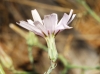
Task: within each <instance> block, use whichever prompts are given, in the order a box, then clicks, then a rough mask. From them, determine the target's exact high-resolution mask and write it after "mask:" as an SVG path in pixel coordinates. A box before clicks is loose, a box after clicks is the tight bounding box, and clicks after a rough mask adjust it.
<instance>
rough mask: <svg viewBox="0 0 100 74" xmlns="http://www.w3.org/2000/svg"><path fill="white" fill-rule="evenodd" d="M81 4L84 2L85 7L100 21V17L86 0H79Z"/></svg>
mask: <svg viewBox="0 0 100 74" xmlns="http://www.w3.org/2000/svg"><path fill="white" fill-rule="evenodd" d="M77 1H78V2H79V3H80V4H82V5H83V6H84V7H85V9H86V10H87V11H88V12H89V13H90V14H91V16H92V17H94V18H95V19H96V20H97V21H98V22H99V23H100V17H99V16H98V15H97V14H96V13H95V12H94V11H93V10H92V9H91V8H90V7H89V6H88V5H87V3H86V2H85V0H77Z"/></svg>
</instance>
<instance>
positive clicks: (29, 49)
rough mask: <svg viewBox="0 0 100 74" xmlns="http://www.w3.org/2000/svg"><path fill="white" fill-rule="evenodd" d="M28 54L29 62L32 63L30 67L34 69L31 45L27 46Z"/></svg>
mask: <svg viewBox="0 0 100 74" xmlns="http://www.w3.org/2000/svg"><path fill="white" fill-rule="evenodd" d="M28 55H29V60H30V63H31V65H32V69H33V70H34V65H33V62H34V59H33V55H32V46H28Z"/></svg>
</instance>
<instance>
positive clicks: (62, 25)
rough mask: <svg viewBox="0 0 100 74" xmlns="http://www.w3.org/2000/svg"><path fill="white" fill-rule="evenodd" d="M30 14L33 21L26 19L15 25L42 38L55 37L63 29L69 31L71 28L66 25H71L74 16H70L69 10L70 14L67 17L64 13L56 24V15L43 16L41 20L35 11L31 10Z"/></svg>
mask: <svg viewBox="0 0 100 74" xmlns="http://www.w3.org/2000/svg"><path fill="white" fill-rule="evenodd" d="M31 12H32V16H33V19H34V21H32V20H31V19H28V20H27V22H26V21H20V23H17V24H18V25H20V26H22V27H23V28H25V29H28V30H29V31H32V32H34V33H35V34H37V35H40V36H42V37H47V36H50V35H56V34H57V33H58V32H60V31H62V30H64V29H71V28H72V27H69V26H68V24H70V23H71V21H72V20H73V19H74V17H75V15H76V14H72V13H73V10H72V9H71V11H70V14H69V15H68V14H66V13H64V15H63V17H62V19H61V20H60V21H59V23H58V16H57V14H56V13H52V14H50V15H45V16H44V19H43V20H41V17H40V15H39V13H38V12H37V10H36V9H34V10H32V11H31Z"/></svg>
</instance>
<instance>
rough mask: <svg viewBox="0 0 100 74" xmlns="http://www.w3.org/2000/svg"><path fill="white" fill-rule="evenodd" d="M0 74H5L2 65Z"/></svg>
mask: <svg viewBox="0 0 100 74" xmlns="http://www.w3.org/2000/svg"><path fill="white" fill-rule="evenodd" d="M0 74H5V72H4V70H3V68H2V66H1V64H0Z"/></svg>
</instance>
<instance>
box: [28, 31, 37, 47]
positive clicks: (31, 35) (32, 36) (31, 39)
mask: <svg viewBox="0 0 100 74" xmlns="http://www.w3.org/2000/svg"><path fill="white" fill-rule="evenodd" d="M26 40H27V44H28V45H30V46H33V45H37V43H38V38H37V37H36V35H35V34H34V33H33V32H29V34H28V36H27V39H26Z"/></svg>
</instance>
